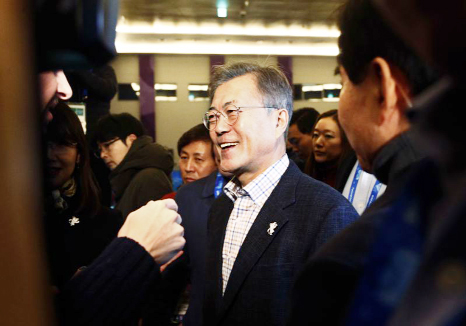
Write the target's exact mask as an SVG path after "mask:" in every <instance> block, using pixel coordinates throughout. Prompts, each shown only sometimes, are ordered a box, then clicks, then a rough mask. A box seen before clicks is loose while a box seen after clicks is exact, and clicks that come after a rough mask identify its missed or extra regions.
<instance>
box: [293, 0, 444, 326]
mask: <svg viewBox="0 0 466 326" xmlns="http://www.w3.org/2000/svg"><path fill="white" fill-rule="evenodd" d="M338 26H339V28H340V30H341V35H340V37H339V41H338V42H339V47H340V55H339V56H338V64H339V67H340V74H341V78H342V84H343V88H342V91H341V94H340V102H339V109H338V117H339V120H340V123H341V125H342V127H343V129H344V130H345V132H346V135H347V137H348V140H349V142H350V144H351V146H352V147H353V149H354V150H355V152H356V155H357V157H358V161H359V164H360V165H361V168H362V169H363V170H365V171H368V172H372V173H373V174H374V175H375V176H376V177H377V179H378V180H380V181H381V182H383V183H384V184H386V185H387V189H386V191H385V193H384V194H383V196H381V197H380V198H379V199H378V200H376V201H375V202H374V203H373V204H372V205H371V206H370V207H369V208H368V209H367V210H366V211H365V212H364V213H363V215H362V216H361V218H360V219H358V221H356V222H355V223H354V224H352V225H350V226H349V227H348V228H346V229H345V230H343V232H341V233H340V234H338V235H337V236H335V238H333V239H332V240H330V241H329V242H328V243H327V244H325V245H324V246H323V247H322V248H321V250H319V251H318V252H317V253H316V254H315V255H314V257H312V259H311V260H310V261H309V262H308V263H307V265H306V268H305V270H304V271H303V273H302V274H301V275H300V277H299V279H298V281H297V282H296V284H295V286H294V293H293V313H292V317H291V319H290V321H289V324H290V325H297V324H304V325H308V324H312V325H339V324H342V323H345V322H348V323H349V324H350V325H382V324H385V322H386V320H385V319H386V317H387V313H388V312H389V310H390V308H389V307H390V306H391V305H394V304H395V305H396V304H397V302H398V300H400V298H401V296H402V295H403V291H404V287H405V285H406V283H404V282H406V277H407V276H408V275H409V274H410V273H411V271H412V268H413V267H414V266H416V264H417V259H418V255H419V247H418V246H417V240H418V239H419V237H418V235H419V234H420V233H422V228H421V229H420V228H418V226H419V225H418V224H417V220H416V218H415V216H416V213H417V210H418V209H423V208H424V205H425V203H421V204H420V205H419V206H412V207H408V206H405V205H406V202H404V200H409V197H405V195H406V192H407V191H408V190H407V189H408V188H406V185H405V183H406V180H407V178H409V176H410V175H411V174H412V173H413V172H415V171H416V170H417V169H418V168H419V166H421V165H422V164H423V161H424V154H423V153H422V152H420V149H419V148H418V147H417V146H415V144H414V139H413V138H414V137H413V132H412V131H410V128H411V123H410V121H409V120H408V117H407V112H408V111H409V110H410V107H411V106H412V99H413V97H414V96H416V95H418V94H420V93H421V92H422V91H423V90H425V89H426V88H427V87H428V86H430V85H432V84H433V83H434V82H435V81H436V79H437V75H436V73H435V72H434V71H433V69H432V68H430V67H429V66H427V65H426V64H425V63H424V61H423V60H421V59H420V58H419V57H417V55H416V54H415V53H414V52H413V51H412V50H410V49H409V48H408V47H407V46H406V45H405V44H404V43H403V42H402V40H401V39H399V38H398V36H396V35H395V34H394V33H393V32H392V30H391V29H390V27H389V26H388V25H387V24H386V23H385V21H384V20H383V19H382V17H380V15H379V13H378V12H377V11H376V10H375V8H374V6H373V5H372V3H371V1H370V0H349V1H346V2H345V4H344V5H343V6H342V8H341V9H340V12H339V16H338ZM434 181H435V180H434V179H426V180H424V182H427V183H428V182H434ZM421 187H422V186H421ZM400 200H401V202H400ZM404 208H407V209H411V210H412V211H411V212H410V213H413V214H406V215H405V214H404V213H403V212H402V210H403V209H404ZM408 215H409V216H408ZM409 217H411V218H412V219H409ZM406 218H408V219H406ZM391 253H394V254H395V255H394V256H390V254H391ZM386 257H389V260H388V265H390V264H392V265H393V266H391V267H393V268H387V267H388V266H387V261H384V259H385V258H386ZM367 277H369V279H367ZM378 282H381V283H380V284H381V285H382V286H381V287H380V288H377V287H371V285H370V284H372V285H374V284H376V283H378ZM376 289H377V290H376ZM384 299H387V300H384ZM353 305H354V306H353Z"/></svg>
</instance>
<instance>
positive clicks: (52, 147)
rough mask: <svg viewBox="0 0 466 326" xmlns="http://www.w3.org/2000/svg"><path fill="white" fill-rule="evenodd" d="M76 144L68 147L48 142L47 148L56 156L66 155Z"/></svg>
mask: <svg viewBox="0 0 466 326" xmlns="http://www.w3.org/2000/svg"><path fill="white" fill-rule="evenodd" d="M77 145H78V143H71V144H68V145H65V144H58V143H55V142H53V141H48V142H47V148H48V149H50V150H52V151H54V152H55V153H56V154H58V155H60V154H65V153H68V151H70V150H71V149H72V148H76V147H77Z"/></svg>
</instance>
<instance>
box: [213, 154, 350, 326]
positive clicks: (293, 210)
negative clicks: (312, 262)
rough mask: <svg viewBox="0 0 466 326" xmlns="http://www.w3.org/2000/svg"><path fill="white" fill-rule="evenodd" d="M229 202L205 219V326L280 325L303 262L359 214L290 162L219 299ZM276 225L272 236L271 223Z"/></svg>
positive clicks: (216, 205)
mask: <svg viewBox="0 0 466 326" xmlns="http://www.w3.org/2000/svg"><path fill="white" fill-rule="evenodd" d="M232 209H233V202H232V201H231V200H230V199H229V198H228V197H227V196H226V195H222V196H220V197H219V198H218V199H217V200H216V201H215V202H214V204H213V205H212V208H211V213H210V216H209V221H208V243H207V265H206V287H205V292H206V294H205V301H204V324H205V325H255V326H257V325H268V326H270V325H284V324H285V320H286V317H287V314H288V311H289V308H288V305H289V304H288V301H289V300H288V297H289V293H290V288H291V285H292V283H293V279H294V277H295V275H296V274H297V272H298V271H299V270H300V269H301V267H302V266H303V265H304V263H305V261H306V260H307V259H308V258H309V257H310V256H311V255H312V254H313V253H314V252H315V251H316V249H317V248H319V247H320V246H321V245H322V244H323V243H325V242H326V241H327V240H328V239H329V238H330V237H332V236H333V235H334V234H336V233H337V232H339V231H340V230H341V229H343V228H344V227H345V226H346V225H348V224H350V223H351V222H353V221H354V220H355V219H356V218H357V217H358V214H357V213H356V211H355V210H354V208H353V206H352V205H351V204H350V203H349V202H348V201H347V200H346V199H345V198H344V197H343V196H342V195H341V194H339V193H338V192H337V191H336V190H334V189H332V188H331V187H329V186H327V185H325V184H323V183H321V182H319V181H316V180H314V179H312V178H310V177H309V176H306V175H305V174H303V173H302V172H301V171H300V170H299V169H298V167H297V166H296V165H295V164H294V163H293V162H291V161H290V166H289V167H288V169H287V170H286V172H285V173H284V175H283V176H282V178H281V179H280V182H279V183H278V185H277V187H276V188H275V189H274V191H273V192H272V194H271V195H270V197H269V198H268V200H267V201H266V203H265V205H264V207H263V208H262V210H261V211H260V212H259V215H258V216H257V218H256V220H255V222H254V224H253V225H252V227H251V229H250V231H249V233H248V235H247V236H246V239H245V240H244V243H243V245H242V247H241V249H240V251H239V253H238V257H237V258H236V261H235V264H234V266H233V270H232V272H231V275H230V279H229V281H228V285H227V288H226V291H225V295H224V296H223V297H222V276H221V275H222V274H221V272H222V247H223V241H224V237H225V230H226V226H227V222H228V219H229V216H230V213H231V211H232ZM272 222H276V223H277V224H278V226H277V228H276V229H275V232H274V233H273V234H272V235H269V234H268V233H267V229H268V228H269V225H270V223H272Z"/></svg>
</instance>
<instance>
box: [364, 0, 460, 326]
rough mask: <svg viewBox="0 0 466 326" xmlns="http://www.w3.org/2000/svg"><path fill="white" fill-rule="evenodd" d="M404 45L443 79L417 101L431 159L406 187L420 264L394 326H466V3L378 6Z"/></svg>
mask: <svg viewBox="0 0 466 326" xmlns="http://www.w3.org/2000/svg"><path fill="white" fill-rule="evenodd" d="M373 2H374V4H376V5H378V9H380V10H381V13H383V15H384V17H385V18H386V19H388V21H389V22H390V23H391V26H393V28H394V30H395V31H397V32H398V33H399V35H400V37H402V38H403V39H404V40H405V41H406V42H407V44H409V45H410V46H412V47H413V49H415V51H417V53H419V54H420V55H421V56H422V57H423V58H425V59H426V60H427V61H428V62H430V63H431V64H433V65H434V66H435V67H436V68H437V69H439V71H440V72H441V73H443V74H444V77H443V78H442V80H440V81H439V82H438V83H437V84H436V85H435V86H434V87H432V88H431V89H429V90H428V91H426V92H424V93H423V94H422V95H421V96H419V97H418V98H416V101H415V102H414V112H412V119H414V125H415V127H416V130H417V132H418V134H419V144H420V146H422V148H423V149H424V150H425V151H426V152H427V153H428V155H429V158H430V159H431V162H430V164H426V165H425V166H424V167H423V169H420V170H419V172H418V174H417V175H416V176H414V177H413V178H412V179H411V180H409V181H408V182H407V186H409V187H410V190H411V191H412V194H413V195H412V197H413V198H414V200H412V201H411V203H412V206H417V205H419V204H423V205H425V209H424V210H422V211H421V212H420V213H421V214H418V215H419V216H418V218H419V219H420V225H421V227H422V228H423V230H424V232H423V233H421V235H422V237H421V239H420V243H421V245H422V246H423V247H424V248H425V250H424V252H423V255H422V257H419V258H420V259H419V262H418V264H416V265H414V266H413V268H412V269H410V270H409V274H408V273H407V274H408V275H409V276H412V278H406V280H405V283H406V284H407V285H408V284H409V286H408V287H407V288H406V291H405V294H404V297H403V299H402V301H400V302H399V305H398V306H397V307H396V309H395V311H394V312H393V314H392V316H393V317H392V318H391V319H390V324H391V325H428V324H430V325H464V324H465V323H466V318H465V316H466V304H465V300H464V297H465V286H464V285H465V281H464V280H465V277H464V275H466V270H465V266H466V250H464V241H465V240H464V239H465V238H466V237H465V229H466V226H465V223H466V207H465V201H464V198H465V195H466V183H465V180H466V179H465V175H466V156H465V155H464V149H465V148H466V137H465V134H464V131H463V129H464V127H463V124H462V119H456V117H461V116H462V112H463V111H462V109H463V107H464V103H463V102H464V100H463V98H464V93H465V90H466V86H465V82H464V74H465V72H466V64H465V60H464V57H465V55H466V43H465V42H464V39H465V30H466V29H465V22H466V6H465V1H450V0H447V1H442V2H438V1H431V0H427V1H411V0H406V1H398V0H395V1H380V0H378V1H373Z"/></svg>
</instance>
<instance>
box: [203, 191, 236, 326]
mask: <svg viewBox="0 0 466 326" xmlns="http://www.w3.org/2000/svg"><path fill="white" fill-rule="evenodd" d="M232 209H233V202H232V201H231V200H230V199H229V198H228V197H227V196H226V195H224V194H223V195H221V196H219V197H218V198H217V200H215V202H214V204H213V205H212V207H211V210H210V214H209V221H208V226H207V251H206V252H207V255H206V285H205V302H204V303H205V307H204V310H206V309H207V313H206V314H205V318H206V319H205V321H206V325H208V324H210V323H209V322H208V319H209V316H210V317H215V315H216V313H217V312H218V309H219V306H220V302H221V300H222V249H223V241H224V238H225V230H226V227H227V223H228V219H229V217H230V214H231V211H232ZM214 312H215V313H214Z"/></svg>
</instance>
